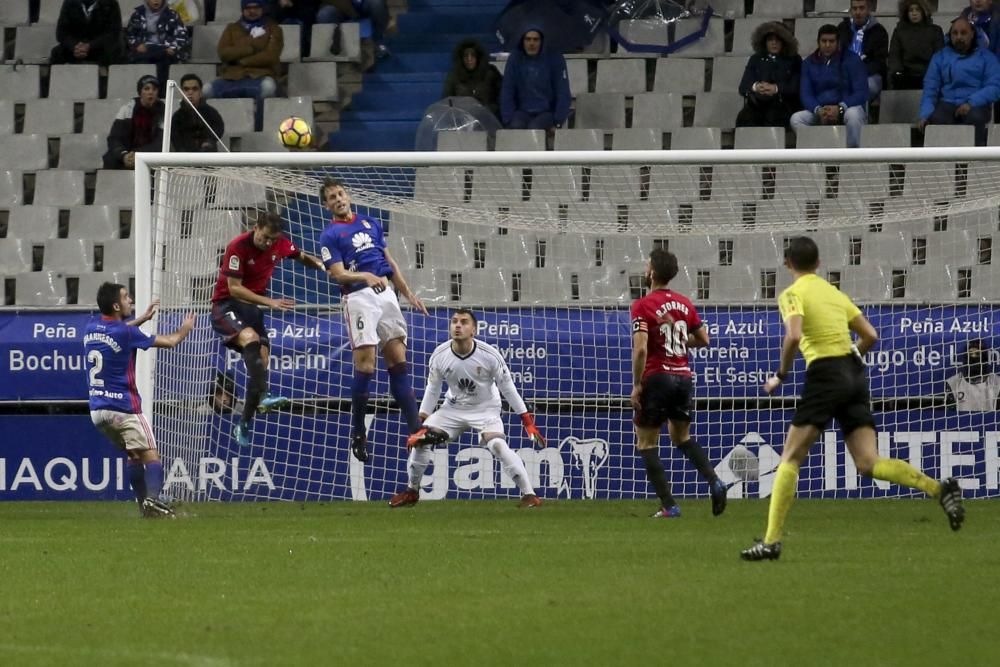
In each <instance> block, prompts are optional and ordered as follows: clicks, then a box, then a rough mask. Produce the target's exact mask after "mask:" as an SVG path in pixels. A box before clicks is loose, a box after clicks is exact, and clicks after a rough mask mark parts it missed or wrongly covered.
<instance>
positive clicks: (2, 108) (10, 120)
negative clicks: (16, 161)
mask: <svg viewBox="0 0 1000 667" xmlns="http://www.w3.org/2000/svg"><path fill="white" fill-rule="evenodd" d="M5 134H14V102H11V101H10V100H0V136H3V135H5Z"/></svg>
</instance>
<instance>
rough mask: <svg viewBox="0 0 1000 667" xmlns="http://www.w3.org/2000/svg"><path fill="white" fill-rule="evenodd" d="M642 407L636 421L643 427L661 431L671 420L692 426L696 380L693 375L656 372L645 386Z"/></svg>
mask: <svg viewBox="0 0 1000 667" xmlns="http://www.w3.org/2000/svg"><path fill="white" fill-rule="evenodd" d="M639 405H640V408H639V409H638V410H636V411H635V415H633V417H632V422H633V423H634V424H635V425H636V426H642V427H643V428H659V427H660V426H663V422H665V421H667V420H668V419H669V420H671V421H679V422H685V423H688V422H690V421H691V410H692V408H693V407H694V380H693V379H692V378H691V376H689V375H688V376H685V375H675V374H673V373H655V374H653V375H650V376H648V377H647V378H646V379H645V380H643V383H642V394H641V395H640V396H639Z"/></svg>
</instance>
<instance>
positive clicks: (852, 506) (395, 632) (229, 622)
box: [0, 500, 1000, 667]
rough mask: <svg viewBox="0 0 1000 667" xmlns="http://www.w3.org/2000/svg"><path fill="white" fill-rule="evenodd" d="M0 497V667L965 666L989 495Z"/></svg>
mask: <svg viewBox="0 0 1000 667" xmlns="http://www.w3.org/2000/svg"><path fill="white" fill-rule="evenodd" d="M681 506H682V508H683V512H684V516H683V517H682V518H681V519H670V520H656V519H650V518H648V514H649V513H650V512H652V511H653V510H654V509H655V503H654V502H652V501H645V502H632V501H629V502H624V501H622V502H617V501H615V502H612V501H556V500H553V501H548V502H547V503H546V505H545V506H544V507H542V508H539V509H537V510H535V509H532V510H518V509H516V507H515V502H514V501H511V500H504V501H449V502H426V501H425V502H421V503H420V504H419V505H418V506H416V507H413V508H404V509H398V510H389V509H388V508H387V507H386V506H385V504H384V503H383V502H370V503H350V502H332V503H307V504H300V503H282V504H277V503H267V504H263V503H260V504H251V503H247V504H221V503H210V504H191V505H184V506H182V508H181V510H182V512H183V513H184V514H186V516H181V517H179V518H178V519H177V520H175V521H167V520H159V521H142V520H139V519H138V517H137V516H136V513H135V510H134V508H133V507H132V506H131V505H127V504H125V503H70V502H64V503H19V502H8V503H3V504H0V568H2V573H0V577H2V578H0V582H2V583H0V586H2V588H0V590H2V593H0V628H2V632H0V664H2V665H61V666H62V665H102V666H103V665H144V666H147V665H206V666H225V665H310V666H315V665H392V666H393V667H404V666H405V667H409V666H411V665H574V666H576V665H635V666H636V667H638V666H640V665H666V664H672V665H723V664H738V665H785V664H788V665H793V664H794V665H852V667H853V666H856V665H903V664H907V665H941V664H948V665H986V664H996V662H995V661H996V656H997V646H998V643H997V638H996V634H995V633H996V622H997V619H998V618H1000V586H998V585H997V580H998V577H1000V501H974V502H967V520H966V524H965V527H964V528H963V529H962V530H961V531H960V532H958V533H952V532H951V531H950V530H949V529H948V525H947V521H946V519H945V517H944V514H943V513H942V512H941V509H940V508H939V507H938V505H937V503H936V502H934V501H926V500H874V501H871V500H864V501H858V500H841V501H831V500H800V501H797V502H796V504H795V505H794V506H793V508H792V512H791V516H790V520H789V533H788V534H787V535H786V538H785V552H784V553H783V555H782V559H781V560H780V561H778V562H761V563H745V562H742V561H740V560H739V558H738V553H739V550H740V549H741V548H743V547H746V546H748V545H749V544H750V543H751V538H752V537H753V536H755V535H760V534H761V532H762V531H763V527H764V522H765V519H766V514H767V502H766V501H736V502H730V505H729V508H728V510H727V511H726V513H725V515H723V516H722V517H718V518H715V517H712V516H711V511H710V508H709V504H708V501H684V502H682V503H681Z"/></svg>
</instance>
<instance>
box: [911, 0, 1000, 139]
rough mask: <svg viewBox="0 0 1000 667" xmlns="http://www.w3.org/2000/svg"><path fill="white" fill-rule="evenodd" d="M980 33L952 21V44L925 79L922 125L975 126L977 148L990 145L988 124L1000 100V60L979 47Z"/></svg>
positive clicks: (933, 61)
mask: <svg viewBox="0 0 1000 667" xmlns="http://www.w3.org/2000/svg"><path fill="white" fill-rule="evenodd" d="M979 36H980V33H979V31H977V30H976V29H975V28H974V27H973V25H972V23H971V22H970V21H969V20H968V19H965V18H961V17H959V18H957V19H955V20H954V21H952V22H951V30H949V32H948V43H947V44H945V47H944V48H943V49H941V50H940V51H938V52H937V53H935V54H934V57H933V58H931V64H930V66H929V67H928V68H927V74H926V76H924V94H923V96H922V97H921V98H920V122H919V124H918V125H919V127H920V129H921V130H923V129H924V128H925V127H927V125H975V127H976V145H977V146H985V145H986V136H987V135H986V124H987V123H988V122H989V121H990V119H991V118H992V115H993V111H992V110H993V103H994V102H996V101H997V100H998V99H1000V61H998V60H997V57H996V56H995V55H993V52H992V51H990V50H989V49H986V48H985V47H982V46H980V44H979Z"/></svg>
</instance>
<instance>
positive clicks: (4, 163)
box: [0, 134, 49, 171]
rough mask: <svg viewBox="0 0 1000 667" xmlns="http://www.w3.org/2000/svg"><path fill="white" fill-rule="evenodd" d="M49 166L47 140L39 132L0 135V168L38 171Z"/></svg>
mask: <svg viewBox="0 0 1000 667" xmlns="http://www.w3.org/2000/svg"><path fill="white" fill-rule="evenodd" d="M48 166H49V141H48V138H47V137H45V136H44V135H41V134H8V135H5V136H0V169H23V170H25V171H40V170H42V169H46V168H48Z"/></svg>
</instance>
